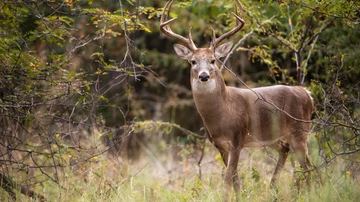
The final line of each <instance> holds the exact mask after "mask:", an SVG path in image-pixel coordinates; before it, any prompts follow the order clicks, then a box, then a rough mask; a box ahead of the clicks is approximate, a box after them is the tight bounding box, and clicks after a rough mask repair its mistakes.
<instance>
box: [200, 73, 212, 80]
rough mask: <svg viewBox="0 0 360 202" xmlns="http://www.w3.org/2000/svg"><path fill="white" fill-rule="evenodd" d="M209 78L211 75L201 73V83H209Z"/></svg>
mask: <svg viewBox="0 0 360 202" xmlns="http://www.w3.org/2000/svg"><path fill="white" fill-rule="evenodd" d="M209 78H210V75H209V74H207V73H201V74H200V75H199V79H200V81H203V82H205V81H208V80H209Z"/></svg>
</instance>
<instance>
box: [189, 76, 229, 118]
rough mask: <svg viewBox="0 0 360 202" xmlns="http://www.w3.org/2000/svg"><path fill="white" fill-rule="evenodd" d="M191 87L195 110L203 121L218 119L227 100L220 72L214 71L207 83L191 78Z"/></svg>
mask: <svg viewBox="0 0 360 202" xmlns="http://www.w3.org/2000/svg"><path fill="white" fill-rule="evenodd" d="M191 87H192V93H193V97H194V101H195V105H196V108H197V110H198V112H199V114H200V116H201V117H203V120H204V117H214V118H216V117H219V115H221V113H222V112H223V109H222V108H223V106H224V102H226V98H227V90H226V85H225V82H224V79H223V78H222V76H221V72H220V71H215V72H214V78H213V79H210V80H209V81H207V82H201V81H200V80H199V79H197V78H196V77H192V78H191ZM212 114H213V116H212ZM204 121H205V120H204Z"/></svg>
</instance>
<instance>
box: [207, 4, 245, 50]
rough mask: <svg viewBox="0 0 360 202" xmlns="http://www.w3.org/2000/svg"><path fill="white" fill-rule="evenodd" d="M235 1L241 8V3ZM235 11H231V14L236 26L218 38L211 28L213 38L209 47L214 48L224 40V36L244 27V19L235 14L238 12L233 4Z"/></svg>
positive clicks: (226, 36)
mask: <svg viewBox="0 0 360 202" xmlns="http://www.w3.org/2000/svg"><path fill="white" fill-rule="evenodd" d="M236 1H237V3H238V4H239V5H240V7H241V10H243V8H242V5H241V3H240V2H239V1H238V0H236ZM235 12H236V13H233V12H232V14H233V15H234V16H235V18H236V26H235V27H234V28H233V29H232V30H230V31H228V32H226V33H224V34H223V35H221V36H219V38H216V35H215V30H214V29H213V39H212V42H211V48H215V47H216V46H217V45H219V43H220V42H221V41H222V40H224V39H225V38H228V37H230V36H231V35H233V34H235V33H236V32H238V31H239V30H240V29H241V28H243V27H244V25H245V21H244V20H243V19H242V18H240V17H239V16H238V15H237V14H238V9H237V6H236V4H235Z"/></svg>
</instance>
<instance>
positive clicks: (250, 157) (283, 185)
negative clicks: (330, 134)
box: [0, 147, 360, 202]
mask: <svg viewBox="0 0 360 202" xmlns="http://www.w3.org/2000/svg"><path fill="white" fill-rule="evenodd" d="M206 151H207V152H206V156H205V158H204V160H203V161H202V166H201V171H202V177H201V179H199V176H198V173H199V167H198V166H197V164H196V162H197V158H198V157H197V156H196V155H195V156H191V155H189V156H188V158H187V159H181V160H174V159H168V158H169V156H167V155H164V156H161V155H158V156H157V157H156V160H154V157H153V158H149V156H147V155H143V156H142V157H141V160H139V161H137V162H133V163H131V164H130V165H129V166H128V168H126V167H123V166H121V164H120V163H118V162H117V161H116V159H112V158H107V157H106V156H103V157H102V158H100V160H99V161H96V162H92V163H90V164H86V165H83V167H82V166H78V167H77V168H70V167H68V168H66V169H64V170H62V171H63V173H64V174H63V175H62V176H61V177H60V179H59V180H60V185H61V186H58V185H57V184H55V183H53V182H50V181H46V182H44V183H42V184H38V185H36V186H34V190H35V191H36V192H38V193H42V194H43V195H44V196H45V197H46V198H47V199H48V201H56V202H65V201H66V202H67V201H84V202H88V201H117V202H118V201H124V202H129V201H134V202H135V201H136V202H141V201H222V196H223V182H222V169H223V165H222V163H221V162H220V160H219V159H218V155H217V151H215V150H214V149H213V148H212V147H209V148H207V150H206ZM243 153H244V154H243V155H242V157H241V160H240V162H239V174H240V178H241V182H242V191H241V193H240V195H241V199H243V200H250V201H273V200H274V199H277V200H278V201H311V202H313V201H319V202H320V201H321V202H322V201H327V202H331V201H334V202H338V201H356V199H359V198H360V192H359V190H360V186H359V182H358V181H356V178H354V177H353V176H354V175H353V174H352V173H350V172H346V173H341V172H337V171H336V166H337V165H338V164H336V163H333V164H330V165H329V167H326V168H323V169H321V170H319V172H318V173H313V174H312V175H313V182H312V187H311V190H310V192H308V190H307V189H306V187H303V188H302V189H301V190H300V191H299V192H298V191H295V190H296V188H295V186H294V179H293V178H294V177H293V174H292V173H291V170H292V166H291V165H290V163H289V162H287V164H286V166H285V169H284V171H283V172H282V173H281V178H280V181H279V186H278V191H277V192H276V191H274V190H271V189H269V182H270V178H271V175H272V172H273V168H274V166H275V162H274V161H273V160H271V158H269V156H268V154H265V153H264V152H262V151H261V150H245V151H244V152H243ZM330 167H331V168H333V169H332V170H331V173H329V172H328V171H329V170H330V169H329V168H330ZM319 176H321V179H322V182H321V183H320V182H319V181H320V180H319ZM302 185H303V186H305V183H304V182H302ZM233 198H235V197H234V196H233ZM0 200H1V201H10V199H9V198H8V195H7V194H6V193H5V192H4V191H3V190H1V191H0ZM18 201H36V200H34V199H29V198H27V197H25V196H23V195H20V194H18Z"/></svg>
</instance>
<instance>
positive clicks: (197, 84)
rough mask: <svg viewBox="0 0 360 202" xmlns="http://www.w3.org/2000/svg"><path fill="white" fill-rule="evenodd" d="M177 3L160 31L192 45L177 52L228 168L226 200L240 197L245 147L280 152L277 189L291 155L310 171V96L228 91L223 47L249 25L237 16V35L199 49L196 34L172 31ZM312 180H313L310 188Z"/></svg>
mask: <svg viewBox="0 0 360 202" xmlns="http://www.w3.org/2000/svg"><path fill="white" fill-rule="evenodd" d="M172 3H173V0H170V1H169V2H167V4H166V5H165V8H164V11H163V14H162V16H161V20H160V30H161V32H162V33H164V34H165V35H166V36H168V37H172V38H175V39H178V40H179V41H180V42H182V43H184V45H187V47H185V46H183V45H180V44H175V45H174V49H175V52H176V53H177V54H178V56H180V57H181V58H182V59H185V60H187V61H188V62H189V63H190V64H191V88H192V93H193V97H194V101H195V105H196V108H197V110H198V112H199V114H200V116H201V118H202V120H203V122H204V126H205V129H206V131H207V133H208V137H209V140H210V142H211V143H212V144H213V145H214V146H215V147H216V148H217V149H218V150H219V152H220V154H221V157H222V159H223V161H224V164H225V166H226V172H225V176H224V183H225V189H224V192H225V195H226V196H227V192H228V190H229V189H231V185H233V187H234V191H235V192H239V191H240V180H239V177H238V171H237V165H238V160H239V156H240V151H241V149H242V148H244V147H265V146H266V147H270V148H273V149H275V150H276V151H278V152H279V159H278V162H277V165H276V168H275V171H274V174H273V176H272V179H271V184H272V185H274V184H275V183H276V181H277V179H278V177H279V173H280V170H281V169H282V167H283V165H284V163H285V161H286V158H287V156H288V153H289V151H290V149H292V150H293V151H294V153H295V155H296V157H297V160H298V161H299V162H300V166H301V167H302V168H303V169H309V168H310V162H309V159H308V156H307V136H308V133H309V130H310V119H311V115H312V113H313V109H314V107H313V102H312V98H311V96H310V94H309V93H308V91H307V90H306V89H304V88H303V87H299V86H295V87H291V86H283V85H276V86H270V87H261V88H253V89H241V88H235V87H230V86H226V85H225V82H224V79H223V76H222V74H221V71H220V69H219V68H218V67H217V66H216V64H215V62H216V61H217V60H219V59H220V58H222V57H224V56H226V55H227V54H229V52H230V50H231V47H232V45H233V43H232V42H227V43H224V44H222V45H219V43H220V42H221V41H222V40H223V39H225V38H227V37H229V36H231V35H233V34H235V33H236V32H237V31H239V30H240V29H241V28H242V27H243V26H244V24H245V23H244V21H243V19H242V18H240V17H239V16H238V15H237V12H236V13H234V16H235V18H236V26H235V27H234V28H233V29H232V30H230V31H229V32H227V33H225V34H223V35H221V36H220V37H218V38H216V37H215V33H214V34H213V35H214V36H213V39H212V42H211V45H210V47H209V48H197V47H196V46H195V44H194V42H193V40H192V37H191V28H190V30H189V32H190V33H189V37H188V38H185V37H183V36H181V35H178V34H176V33H174V32H173V31H172V30H171V28H170V26H169V24H170V23H171V22H173V20H175V19H170V20H168V16H169V14H170V8H171V5H172ZM237 3H238V4H240V3H239V2H237ZM236 10H237V9H236ZM166 12H167V13H166ZM213 32H215V31H214V30H213ZM309 180H310V179H309V177H308V179H307V182H308V185H309V184H310V181H309Z"/></svg>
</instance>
